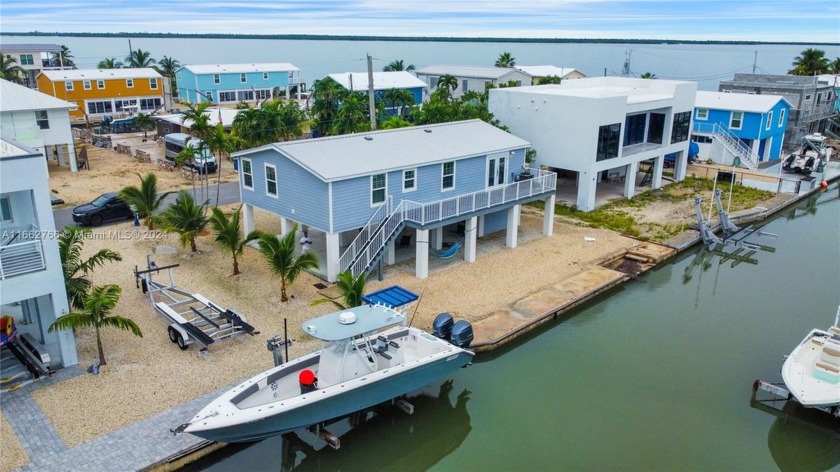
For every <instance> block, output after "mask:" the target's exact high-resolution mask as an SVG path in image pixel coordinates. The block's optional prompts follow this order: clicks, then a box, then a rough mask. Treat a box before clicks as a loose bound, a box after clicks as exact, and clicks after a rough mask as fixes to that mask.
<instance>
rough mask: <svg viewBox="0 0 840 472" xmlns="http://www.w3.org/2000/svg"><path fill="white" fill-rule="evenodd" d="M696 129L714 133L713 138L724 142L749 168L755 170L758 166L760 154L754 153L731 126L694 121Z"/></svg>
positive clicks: (727, 148) (697, 131)
mask: <svg viewBox="0 0 840 472" xmlns="http://www.w3.org/2000/svg"><path fill="white" fill-rule="evenodd" d="M694 131H695V132H696V133H704V134H710V135H712V138H714V139H716V140H717V141H718V142H720V143H721V144H723V147H725V148H726V150H727V151H729V152H731V153H732V155H734V156H735V157H737V158H738V160H740V161H741V164H743V165H744V166H745V167H746V168H747V169H750V170H755V169H756V168H758V160H759V157H758V154H756V153H754V152H753V150H752V149H750V147H749V146H747V145H746V144H744V142H743V141H741V140H740V139H739V138H738V137H737V136H735V135H734V134H733V133H732V131H729V128H726V127H725V126H722V125H721V124H720V123H697V122H695V123H694Z"/></svg>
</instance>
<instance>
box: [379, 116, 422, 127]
mask: <svg viewBox="0 0 840 472" xmlns="http://www.w3.org/2000/svg"><path fill="white" fill-rule="evenodd" d="M408 126H414V125H413V124H412V123H411V122H410V121H408V120H406V119H405V118H402V117H399V116H397V115H394V116H392V117H390V118H388V119H387V120H385V121H383V122H382V123H380V124H379V129H397V128H406V127H408Z"/></svg>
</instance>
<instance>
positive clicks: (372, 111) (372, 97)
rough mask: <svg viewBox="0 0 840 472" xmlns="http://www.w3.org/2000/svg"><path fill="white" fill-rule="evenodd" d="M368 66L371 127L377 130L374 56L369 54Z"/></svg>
mask: <svg viewBox="0 0 840 472" xmlns="http://www.w3.org/2000/svg"><path fill="white" fill-rule="evenodd" d="M367 66H368V105H369V106H370V129H372V130H374V131H376V101H375V93H374V90H373V58H372V57H370V54H368V55H367Z"/></svg>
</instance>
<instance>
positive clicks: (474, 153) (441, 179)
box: [233, 120, 557, 282]
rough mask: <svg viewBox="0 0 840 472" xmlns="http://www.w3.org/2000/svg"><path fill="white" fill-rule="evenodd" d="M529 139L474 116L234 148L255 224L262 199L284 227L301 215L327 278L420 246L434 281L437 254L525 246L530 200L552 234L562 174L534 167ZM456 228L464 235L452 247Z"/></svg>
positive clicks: (470, 254)
mask: <svg viewBox="0 0 840 472" xmlns="http://www.w3.org/2000/svg"><path fill="white" fill-rule="evenodd" d="M528 147H529V143H528V142H527V141H525V140H523V139H521V138H518V137H516V136H514V135H512V134H510V133H507V132H505V131H503V130H501V129H499V128H497V127H495V126H492V125H490V124H488V123H485V122H483V121H480V120H468V121H458V122H452V123H440V124H435V125H425V126H411V127H406V128H398V129H392V130H381V131H372V132H368V133H356V134H347V135H341V136H329V137H324V138H318V139H306V140H300V141H289V142H281V143H273V144H269V145H266V146H261V147H257V148H254V149H249V150H245V151H241V152H237V153H233V156H234V157H235V158H237V159H239V162H240V164H239V176H240V180H239V184H240V194H241V200H242V203H243V204H244V206H243V215H244V225H243V226H244V230H245V233H246V234H247V233H249V232H250V231H251V230H253V229H254V208H259V209H262V210H265V211H268V212H270V213H271V214H273V215H276V216H277V217H278V218H279V220H280V231H281V233H282V234H287V233H288V232H289V231H291V228H292V225H293V224H295V223H296V224H299V230H302V229H303V227H304V226H305V227H306V229H308V231H309V236H310V237H311V238H312V239H314V240H315V244H314V247H313V251H315V252H316V254H317V255H318V259H319V261H320V266H321V270H320V272H319V275H320V276H322V277H324V278H325V279H326V280H328V281H330V282H334V281H335V280H336V277H337V275H338V274H339V273H341V272H344V271H350V272H351V273H352V274H353V275H354V276H357V275H359V274H363V273H368V272H370V271H371V270H372V269H373V268H374V267H375V266H377V265H378V263H379V262H380V261H381V262H382V263H383V264H385V265H389V264H393V263H394V262H395V260H396V259H395V258H396V251H397V250H398V248H399V249H400V251H406V252H409V253H410V254H413V256H414V257H413V258H414V260H415V275H416V276H417V277H418V278H426V277H427V276H428V269H429V258H430V256H436V257H439V258H442V259H446V258H451V257H454V256H456V254H457V255H458V257H462V258H463V260H465V261H467V262H474V261H475V259H476V254H477V251H476V248H477V246H478V245H479V244H480V241H481V240H480V239H479V238H482V237H483V236H487V235H490V234H492V233H497V232H500V231H501V232H504V234H505V246H506V247H509V248H513V247H516V245H517V234H518V229H519V217H520V210H521V206H522V205H523V204H524V203H528V202H531V201H535V200H541V201H544V202H545V208H547V209H548V210H546V212H545V216H544V220H543V234H545V235H551V234H552V231H553V222H554V213H553V211H552V209H553V208H554V202H555V191H556V182H557V176H556V174H554V173H553V172H547V171H539V170H533V171H531V172H530V173H528V174H527V175H523V174H522V173H521V172H520V170H521V169H522V168H523V166H524V164H525V150H526V149H527V148H528ZM452 234H454V235H456V236H454V238H455V241H449V242H452V243H453V245H452V246H449V247H448V248H447V249H445V250H444V249H443V246H444V242H445V241H444V238H445V237H449V235H452ZM456 244H457V245H456ZM412 248H413V251H412ZM460 249H463V251H461V250H460ZM407 259H410V257H409V258H407Z"/></svg>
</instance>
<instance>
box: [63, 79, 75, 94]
mask: <svg viewBox="0 0 840 472" xmlns="http://www.w3.org/2000/svg"><path fill="white" fill-rule="evenodd" d="M64 90H67V91H68V92H72V91H73V81H72V80H68V81H66V82H64Z"/></svg>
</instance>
